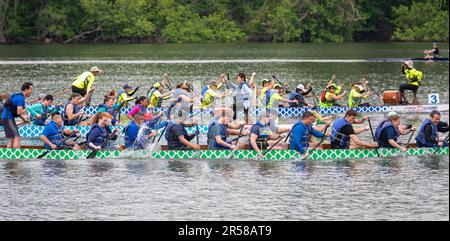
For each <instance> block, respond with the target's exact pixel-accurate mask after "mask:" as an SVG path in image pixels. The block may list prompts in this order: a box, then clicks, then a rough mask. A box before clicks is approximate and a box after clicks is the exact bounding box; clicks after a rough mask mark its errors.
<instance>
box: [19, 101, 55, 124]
mask: <svg viewBox="0 0 450 241" xmlns="http://www.w3.org/2000/svg"><path fill="white" fill-rule="evenodd" d="M52 103H53V96H52V95H46V96H45V97H44V98H43V100H42V102H39V103H36V104H34V105H32V106H29V107H27V108H26V110H27V111H28V113H30V119H31V123H32V124H33V125H37V126H45V125H46V123H45V122H46V120H47V118H48V116H49V115H51V114H53V113H55V112H57V111H59V109H60V108H59V106H56V107H55V108H50V106H51V105H52Z"/></svg>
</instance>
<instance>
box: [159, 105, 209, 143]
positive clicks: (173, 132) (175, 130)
mask: <svg viewBox="0 0 450 241" xmlns="http://www.w3.org/2000/svg"><path fill="white" fill-rule="evenodd" d="M186 115H187V112H183V111H180V112H179V113H177V115H175V117H174V118H173V119H172V120H171V121H169V124H168V126H167V130H166V133H165V135H164V137H165V138H166V141H167V149H168V150H200V145H198V144H193V143H191V142H190V141H191V140H192V139H194V138H195V137H196V136H198V135H199V134H200V133H195V134H188V132H187V130H186V127H185V125H184V122H185V121H186V118H187V116H186Z"/></svg>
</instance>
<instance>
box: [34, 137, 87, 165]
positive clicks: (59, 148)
mask: <svg viewBox="0 0 450 241" xmlns="http://www.w3.org/2000/svg"><path fill="white" fill-rule="evenodd" d="M74 134H76V133H72V135H70V136H68V137H66V138H64V139H63V140H62V141H61V143H63V142H65V141H67V140H69V139H70V138H72V137H73V136H74ZM78 138H79V136H77V138H76V139H75V140H74V141H76V140H77V139H78ZM55 150H61V147H58V146H57V148H56V149H55ZM51 151H53V149H50V150H47V151H46V152H44V153H42V154H41V155H40V156H38V157H37V159H41V158H43V157H44V156H46V155H47V154H48V153H50V152H51Z"/></svg>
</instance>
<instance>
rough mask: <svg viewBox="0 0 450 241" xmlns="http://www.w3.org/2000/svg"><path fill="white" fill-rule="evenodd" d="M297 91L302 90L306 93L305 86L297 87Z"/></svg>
mask: <svg viewBox="0 0 450 241" xmlns="http://www.w3.org/2000/svg"><path fill="white" fill-rule="evenodd" d="M297 89H299V90H301V91H303V92H306V89H305V86H304V85H303V84H299V85H297Z"/></svg>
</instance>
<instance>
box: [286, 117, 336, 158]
mask: <svg viewBox="0 0 450 241" xmlns="http://www.w3.org/2000/svg"><path fill="white" fill-rule="evenodd" d="M315 121H316V117H315V116H314V114H313V113H311V112H309V111H305V112H304V113H303V115H302V118H301V120H299V121H298V122H297V123H295V125H294V126H293V127H292V130H291V132H292V133H291V138H290V149H291V150H296V151H298V152H299V153H301V154H305V157H308V156H309V152H308V149H309V148H310V146H309V142H310V139H311V136H315V137H317V138H322V137H324V136H329V133H328V132H327V133H325V134H324V133H322V132H319V131H317V130H316V129H314V128H313V123H314V122H315Z"/></svg>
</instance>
